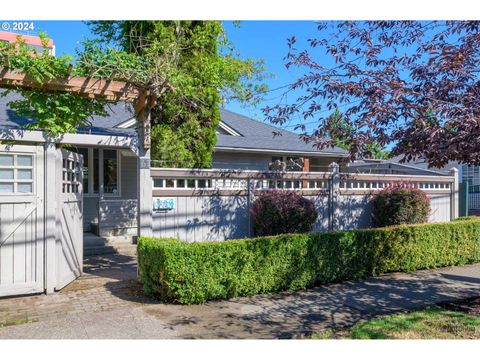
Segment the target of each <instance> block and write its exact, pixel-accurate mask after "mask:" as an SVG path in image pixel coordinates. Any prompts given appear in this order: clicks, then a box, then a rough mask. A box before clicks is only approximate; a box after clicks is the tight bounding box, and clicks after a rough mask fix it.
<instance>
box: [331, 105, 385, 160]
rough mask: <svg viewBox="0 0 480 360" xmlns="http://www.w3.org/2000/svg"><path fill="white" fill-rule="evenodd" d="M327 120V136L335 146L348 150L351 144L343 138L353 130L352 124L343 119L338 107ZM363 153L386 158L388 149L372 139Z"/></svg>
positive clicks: (372, 156)
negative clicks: (328, 125) (328, 124)
mask: <svg viewBox="0 0 480 360" xmlns="http://www.w3.org/2000/svg"><path fill="white" fill-rule="evenodd" d="M328 121H329V123H330V124H331V125H330V127H329V128H328V132H327V133H326V136H328V138H330V139H331V140H332V141H333V142H334V144H335V145H336V146H338V147H340V148H342V149H345V150H347V151H350V150H351V145H350V144H349V143H348V141H346V140H345V134H346V133H347V134H351V133H352V132H353V131H354V128H353V126H351V125H350V124H348V123H347V122H346V121H345V119H344V117H343V115H342V113H341V112H340V110H339V109H338V108H337V109H335V111H334V112H333V113H332V114H331V115H330V117H329V119H328ZM364 155H365V156H366V157H367V158H369V159H388V156H389V151H388V150H386V149H385V147H384V146H381V145H379V144H378V142H376V141H374V142H372V143H371V144H367V146H366V150H365V154H364Z"/></svg>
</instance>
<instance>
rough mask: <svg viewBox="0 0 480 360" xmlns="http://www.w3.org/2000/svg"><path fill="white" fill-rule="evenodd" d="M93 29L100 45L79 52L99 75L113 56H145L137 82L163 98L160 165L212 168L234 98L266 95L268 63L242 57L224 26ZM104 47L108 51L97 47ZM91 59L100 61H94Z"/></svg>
mask: <svg viewBox="0 0 480 360" xmlns="http://www.w3.org/2000/svg"><path fill="white" fill-rule="evenodd" d="M88 25H89V26H90V28H91V30H92V31H93V33H94V34H96V35H97V36H98V40H99V41H97V42H95V43H90V44H88V47H90V48H86V49H85V50H84V51H83V54H79V58H80V59H82V64H84V66H86V67H89V66H90V65H89V64H90V63H92V64H95V65H94V66H92V67H91V69H92V70H93V69H94V70H95V71H102V72H104V71H105V70H106V69H107V71H110V70H109V69H108V66H105V65H106V64H111V61H110V60H109V57H111V56H115V55H111V54H112V53H113V54H115V53H116V52H123V53H126V54H129V55H131V56H134V57H136V58H139V59H141V61H139V63H141V64H142V65H141V66H140V71H143V72H144V73H143V74H141V76H139V74H136V75H135V77H136V78H138V79H140V80H141V82H142V85H143V86H147V87H148V88H149V89H151V90H152V91H153V93H154V94H155V95H156V96H157V106H156V107H155V108H154V109H153V127H152V159H153V160H154V164H155V165H160V166H169V167H208V166H210V164H211V155H212V153H213V149H214V146H215V143H216V140H217V138H216V128H217V126H218V124H219V122H220V113H219V105H220V103H221V102H224V101H228V99H231V98H236V99H238V100H240V101H244V102H250V103H253V102H255V101H256V97H255V96H254V94H260V93H262V92H263V90H264V86H263V85H261V84H260V81H261V80H262V78H263V75H262V74H263V70H264V69H263V65H262V62H261V61H257V60H253V59H245V60H243V59H240V57H239V54H237V53H236V51H235V49H234V47H233V45H232V44H231V43H229V41H228V40H227V38H226V34H225V31H224V29H223V26H222V24H221V22H219V21H94V22H89V23H88ZM99 45H101V46H99ZM112 45H113V47H114V49H117V50H112V47H111V46H112ZM102 46H103V48H104V50H101V51H97V50H93V49H99V48H100V49H102ZM108 52H110V54H109V53H108ZM91 54H96V56H97V58H96V59H91ZM98 54H101V55H100V56H98ZM99 64H105V65H103V66H99ZM126 68H128V67H126ZM135 68H136V67H135Z"/></svg>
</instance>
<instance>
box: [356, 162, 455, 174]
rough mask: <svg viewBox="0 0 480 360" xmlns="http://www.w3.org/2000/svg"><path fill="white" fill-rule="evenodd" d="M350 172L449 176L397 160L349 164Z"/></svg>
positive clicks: (439, 171) (444, 172)
mask: <svg viewBox="0 0 480 360" xmlns="http://www.w3.org/2000/svg"><path fill="white" fill-rule="evenodd" d="M347 169H348V171H349V172H359V173H369V172H381V173H384V172H386V171H387V170H393V171H395V173H398V174H406V175H409V174H410V175H449V173H448V172H447V171H441V170H433V169H427V168H422V167H419V166H415V165H413V164H400V163H398V162H397V161H395V160H392V159H391V160H370V159H366V160H357V161H355V162H353V163H349V164H348V167H347Z"/></svg>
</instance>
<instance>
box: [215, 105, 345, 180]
mask: <svg viewBox="0 0 480 360" xmlns="http://www.w3.org/2000/svg"><path fill="white" fill-rule="evenodd" d="M221 119H222V121H221V123H220V127H219V128H218V130H217V133H218V141H217V144H216V146H215V153H214V156H213V164H212V165H213V167H214V168H217V169H247V170H263V171H267V170H269V165H270V163H272V162H275V161H276V160H281V161H283V162H288V160H290V159H293V160H297V159H299V158H302V159H303V160H304V161H303V163H304V169H303V170H304V171H327V167H328V165H329V164H331V163H332V162H337V163H338V162H340V161H341V160H342V159H343V158H345V157H346V156H347V153H346V152H345V150H343V149H341V148H338V147H334V148H332V149H324V150H318V149H316V148H314V147H313V146H312V144H307V143H306V142H304V141H303V140H301V139H300V138H299V136H298V134H295V133H293V132H290V131H286V130H279V129H278V128H276V127H274V126H272V125H268V124H265V123H262V122H260V121H256V120H253V119H250V118H248V117H245V116H243V115H239V114H236V113H233V112H231V111H228V110H221ZM274 132H276V133H279V134H280V135H274Z"/></svg>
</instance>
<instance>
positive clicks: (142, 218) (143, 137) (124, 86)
mask: <svg viewBox="0 0 480 360" xmlns="http://www.w3.org/2000/svg"><path fill="white" fill-rule="evenodd" d="M0 87H1V88H7V89H8V88H9V89H18V88H23V89H32V90H41V91H44V92H54V91H61V92H67V93H72V94H75V95H78V96H80V97H85V98H92V99H102V100H106V101H111V102H117V101H125V102H131V103H133V105H134V109H135V117H136V119H137V122H138V124H139V126H138V127H137V134H138V138H139V142H138V161H137V174H138V188H137V196H138V198H137V201H138V206H137V214H138V215H137V216H138V221H137V223H138V235H139V236H151V234H152V214H151V213H152V184H151V178H150V124H151V111H150V110H151V109H152V107H153V106H154V105H155V101H156V99H155V97H154V96H153V95H152V94H151V93H150V92H149V91H148V90H146V89H143V88H140V87H139V86H137V85H135V84H133V83H131V82H126V81H117V80H109V79H103V78H96V77H82V76H68V77H64V78H56V79H47V80H45V81H43V82H37V81H35V80H34V79H33V78H32V77H30V76H29V75H28V74H26V73H24V72H21V71H18V70H16V69H11V68H7V67H0ZM49 146H50V147H51V148H52V149H55V144H54V143H51V144H49ZM47 153H48V148H47Z"/></svg>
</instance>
